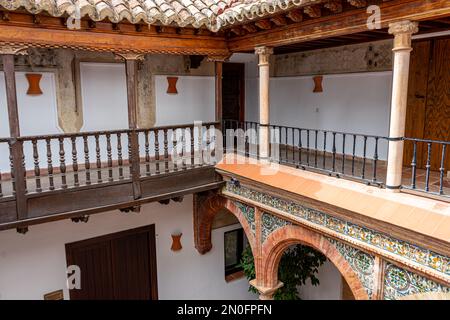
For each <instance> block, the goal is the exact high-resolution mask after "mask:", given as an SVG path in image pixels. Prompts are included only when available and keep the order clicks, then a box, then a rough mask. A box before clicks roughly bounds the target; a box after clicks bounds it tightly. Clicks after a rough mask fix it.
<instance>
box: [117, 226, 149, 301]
mask: <svg viewBox="0 0 450 320" xmlns="http://www.w3.org/2000/svg"><path fill="white" fill-rule="evenodd" d="M111 244H112V245H111V247H112V251H113V254H112V265H113V275H114V281H113V282H114V296H115V297H116V299H122V300H123V299H140V300H149V299H151V283H150V274H149V272H148V270H150V263H149V259H150V256H149V246H148V234H147V233H139V234H135V235H129V236H126V237H123V238H119V239H113V240H112V242H111Z"/></svg>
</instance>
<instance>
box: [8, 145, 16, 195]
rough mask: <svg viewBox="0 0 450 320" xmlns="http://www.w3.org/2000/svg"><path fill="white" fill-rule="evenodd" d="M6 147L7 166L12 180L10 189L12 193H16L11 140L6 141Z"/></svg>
mask: <svg viewBox="0 0 450 320" xmlns="http://www.w3.org/2000/svg"><path fill="white" fill-rule="evenodd" d="M8 147H9V166H10V168H11V181H12V189H13V190H12V191H13V195H15V194H16V178H15V174H14V157H13V154H12V142H11V141H9V142H8Z"/></svg>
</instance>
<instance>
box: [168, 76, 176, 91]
mask: <svg viewBox="0 0 450 320" xmlns="http://www.w3.org/2000/svg"><path fill="white" fill-rule="evenodd" d="M177 81H178V77H167V83H168V84H169V86H168V87H167V93H169V94H177V93H178V90H177Z"/></svg>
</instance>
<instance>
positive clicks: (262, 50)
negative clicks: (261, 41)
mask: <svg viewBox="0 0 450 320" xmlns="http://www.w3.org/2000/svg"><path fill="white" fill-rule="evenodd" d="M255 54H257V55H259V56H261V55H267V56H270V55H271V54H273V48H272V47H264V46H262V47H255Z"/></svg>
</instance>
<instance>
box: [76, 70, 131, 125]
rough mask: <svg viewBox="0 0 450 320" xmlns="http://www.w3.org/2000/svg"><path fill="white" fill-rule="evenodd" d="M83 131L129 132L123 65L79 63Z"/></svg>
mask: <svg viewBox="0 0 450 320" xmlns="http://www.w3.org/2000/svg"><path fill="white" fill-rule="evenodd" d="M80 77H81V96H82V99H81V100H82V103H83V120H84V121H83V126H82V128H81V131H97V130H115V129H126V128H128V106H127V82H126V74H125V64H123V63H84V62H83V63H80Z"/></svg>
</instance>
